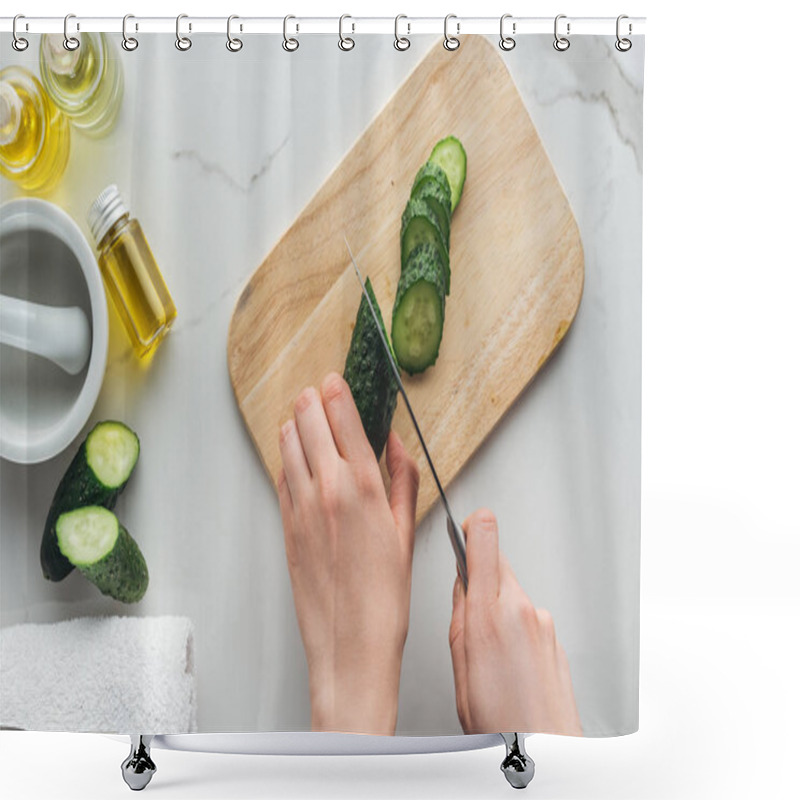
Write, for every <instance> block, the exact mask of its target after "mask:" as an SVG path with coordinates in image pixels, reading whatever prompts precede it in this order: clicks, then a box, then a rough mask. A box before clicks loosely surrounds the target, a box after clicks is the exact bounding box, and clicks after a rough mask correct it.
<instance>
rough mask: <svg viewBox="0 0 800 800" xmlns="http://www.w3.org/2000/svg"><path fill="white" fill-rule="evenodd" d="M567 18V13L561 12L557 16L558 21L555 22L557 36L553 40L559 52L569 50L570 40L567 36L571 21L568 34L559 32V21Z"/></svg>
mask: <svg viewBox="0 0 800 800" xmlns="http://www.w3.org/2000/svg"><path fill="white" fill-rule="evenodd" d="M566 18H567V15H566V14H559V15H558V16H557V17H556V21H555V22H554V23H553V35H554V36H555V39H554V40H553V47H555V49H556V50H558V52H559V53H563V52H564V51H565V50H569V45H570V41H569V39H567V36H569V22H568V23H567V36H560V35H559V33H558V21H559V20H560V19H566Z"/></svg>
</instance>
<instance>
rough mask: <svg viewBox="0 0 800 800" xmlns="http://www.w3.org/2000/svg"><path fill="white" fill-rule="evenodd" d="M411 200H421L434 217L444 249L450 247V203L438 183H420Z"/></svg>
mask: <svg viewBox="0 0 800 800" xmlns="http://www.w3.org/2000/svg"><path fill="white" fill-rule="evenodd" d="M411 200H423V201H424V202H426V203H427V204H428V205H429V206H430V208H431V211H433V213H434V214H435V215H436V219H437V220H438V222H439V228H440V230H441V231H442V237H443V238H444V243H445V246H446V247H448V248H449V247H450V215H451V212H450V201H449V199H448V193H447V192H445V191H444V189H442V185H441V184H440V183H439V181H436V180H434V179H432V178H430V179H428V180H424V181H422V182H421V183H420V184H419V185H418V186H417V188H416V189H414V191H413V192H412V193H411Z"/></svg>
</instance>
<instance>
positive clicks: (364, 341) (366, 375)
mask: <svg viewBox="0 0 800 800" xmlns="http://www.w3.org/2000/svg"><path fill="white" fill-rule="evenodd" d="M365 286H366V289H367V293H368V294H369V297H370V300H371V301H372V305H373V307H374V308H375V311H376V313H377V315H378V320H379V321H380V324H381V328H382V329H383V335H384V337H385V338H386V341H387V343H389V337H388V336H387V335H386V328H385V327H384V324H383V317H382V316H381V309H380V306H379V305H378V301H377V300H376V299H375V292H374V291H373V289H372V283H370V280H369V278H367V281H366V284H365ZM389 346H390V347H391V344H390V345H389ZM344 379H345V380H346V381H347V383H348V385H349V386H350V391H351V393H352V395H353V400H355V404H356V408H357V409H358V414H359V416H360V417H361V423H362V425H363V426H364V432H365V433H366V434H367V439H369V443H370V445H371V446H372V450H373V452H374V453H375V458H377V459H380V457H381V453H382V452H383V448H384V446H385V445H386V440H387V439H388V438H389V431H390V430H391V427H392V417H393V416H394V411H395V408H396V407H397V391H398V387H397V380H396V379H395V377H394V372H393V371H392V367H391V365H390V364H389V360H388V355H387V353H386V350H385V349H384V346H383V342H382V341H381V336H380V333H379V332H378V327H377V326H376V325H375V319H374V318H373V316H372V312H371V311H370V308H369V305H368V303H367V299H366V297H364V296H363V294H362V296H361V303H360V304H359V306H358V313H357V314H356V324H355V326H354V328H353V335H352V337H351V339H350V349H349V350H348V352H347V359H346V361H345V365H344Z"/></svg>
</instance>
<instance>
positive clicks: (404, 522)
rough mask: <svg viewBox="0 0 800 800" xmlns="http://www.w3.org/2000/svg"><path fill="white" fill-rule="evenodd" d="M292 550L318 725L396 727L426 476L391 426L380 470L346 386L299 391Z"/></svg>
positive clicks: (284, 444) (289, 526) (290, 441)
mask: <svg viewBox="0 0 800 800" xmlns="http://www.w3.org/2000/svg"><path fill="white" fill-rule="evenodd" d="M280 451H281V458H282V460H283V470H282V471H281V473H280V476H279V479H278V494H279V497H280V506H281V516H282V518H283V531H284V539H285V544H286V557H287V561H288V565H289V574H290V576H291V580H292V591H293V593H294V603H295V610H296V612H297V619H298V622H299V625H300V632H301V635H302V638H303V646H304V648H305V652H306V659H307V661H308V672H309V687H310V694H311V723H312V728H313V729H314V730H326V731H347V732H356V733H373V734H393V733H394V730H395V726H396V723H397V695H398V691H399V684H400V664H401V660H402V655H403V647H404V644H405V640H406V634H407V632H408V615H409V604H410V595H411V559H412V553H413V549H414V521H415V516H416V504H417V490H418V486H419V473H418V470H417V467H416V464H415V463H414V461H413V460H412V459H411V458H410V456H409V455H408V453H407V452H406V450H405V448H404V447H403V444H402V442H401V441H400V438H399V437H398V436H397V435H396V434H395V433H394V432H392V433H391V434H390V435H389V440H388V442H387V445H386V465H387V469H388V471H389V476H390V479H391V489H390V496H389V498H388V499H387V497H386V490H385V488H384V485H383V479H382V477H381V471H380V468H379V466H378V462H377V460H376V459H375V454H374V453H373V451H372V448H371V447H370V444H369V441H368V440H367V436H366V434H365V432H364V428H363V426H362V424H361V419H360V417H359V415H358V410H357V409H356V406H355V403H354V401H353V397H352V394H351V393H350V387H349V386H348V385H347V383H346V382H345V381H344V379H343V378H342V377H341V376H340V375H337V374H331V375H328V376H327V377H326V378H325V380H324V381H323V382H322V386H321V391H320V392H318V391H317V390H316V389H314V388H308V389H305V390H303V391H302V392H301V393H300V395H299V396H298V397H297V400H296V402H295V407H294V419H291V420H289V421H288V422H286V423H285V424H284V425H283V427H282V428H281V431H280Z"/></svg>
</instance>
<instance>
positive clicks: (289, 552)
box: [278, 469, 295, 564]
mask: <svg viewBox="0 0 800 800" xmlns="http://www.w3.org/2000/svg"><path fill="white" fill-rule="evenodd" d="M278 502H279V503H280V507H281V520H282V521H283V541H284V544H285V546H286V558H287V560H288V561H289V563H290V564H291V563H292V562H293V561H294V558H295V546H294V527H293V518H294V509H293V506H292V495H291V492H290V491H289V483H288V481H287V480H286V470H284V469H281V471H280V472H279V473H278Z"/></svg>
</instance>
